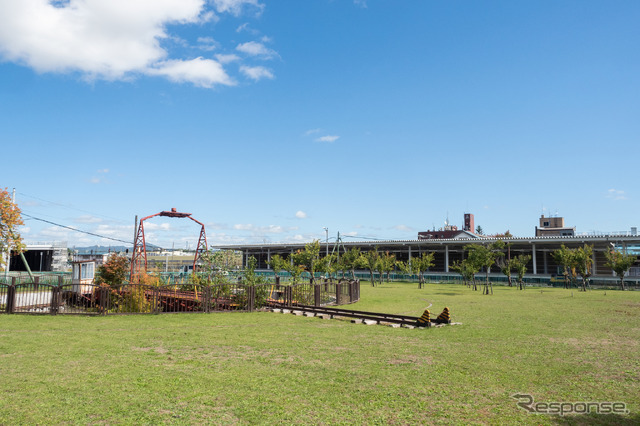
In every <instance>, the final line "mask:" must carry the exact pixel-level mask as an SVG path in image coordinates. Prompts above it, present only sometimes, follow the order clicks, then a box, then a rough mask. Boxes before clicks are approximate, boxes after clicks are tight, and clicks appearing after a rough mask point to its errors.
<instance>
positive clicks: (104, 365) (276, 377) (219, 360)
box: [0, 283, 640, 425]
mask: <svg viewBox="0 0 640 426" xmlns="http://www.w3.org/2000/svg"><path fill="white" fill-rule="evenodd" d="M494 292H495V294H494V295H493V296H483V295H482V294H480V292H479V291H478V292H474V291H472V290H470V289H468V288H466V287H463V286H461V285H457V284H456V285H453V284H451V285H444V284H429V285H427V286H426V288H425V289H422V290H418V289H417V285H416V284H402V283H398V284H384V285H382V286H380V287H377V288H372V287H370V286H368V284H367V283H364V285H363V287H362V301H361V302H359V303H357V304H354V305H351V307H352V308H353V309H358V310H371V311H380V312H393V313H404V314H407V315H415V316H419V315H421V314H422V312H423V310H424V308H425V307H426V306H427V305H429V304H433V307H432V308H431V311H432V312H433V313H435V314H436V315H437V314H438V313H440V311H441V310H442V308H444V307H445V306H448V307H449V308H450V309H451V313H452V317H453V320H454V321H456V322H461V323H462V325H454V326H447V327H442V328H432V329H405V328H402V329H400V328H391V327H384V326H366V325H357V324H351V323H350V322H347V321H340V320H321V319H317V318H306V317H297V316H294V315H283V314H275V313H267V312H256V313H227V314H192V315H188V314H183V315H158V316H153V315H141V316H109V317H72V316H58V317H51V316H23V315H2V316H0V424H60V423H65V424H78V423H79V424H139V423H145V424H156V423H175V424H201V423H214V424H247V423H249V424H253V423H264V424H274V423H281V424H336V423H337V424H474V423H475V424H629V425H631V424H638V423H640V415H639V413H640V347H639V342H640V292H619V291H607V292H604V291H595V290H594V291H590V292H587V293H580V292H577V291H575V290H574V291H573V292H572V291H570V290H564V289H546V288H545V289H536V288H528V289H527V290H525V291H519V290H517V289H515V288H506V287H497V288H495V289H494ZM515 393H524V394H531V395H532V396H533V397H534V398H535V401H536V402H556V401H558V402H562V401H568V402H578V401H585V402H588V401H599V402H606V401H611V402H615V401H620V402H625V403H626V404H627V409H628V410H629V411H630V413H629V414H628V415H623V416H617V415H579V416H565V417H559V416H549V415H539V414H531V413H528V412H526V411H525V410H523V409H521V408H518V407H517V405H516V402H517V401H516V400H515V399H514V398H512V397H511V395H513V394H515Z"/></svg>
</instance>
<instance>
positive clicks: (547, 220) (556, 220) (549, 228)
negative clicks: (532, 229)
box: [536, 215, 576, 237]
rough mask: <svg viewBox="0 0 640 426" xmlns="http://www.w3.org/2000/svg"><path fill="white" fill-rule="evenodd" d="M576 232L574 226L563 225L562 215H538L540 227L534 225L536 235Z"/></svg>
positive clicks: (561, 234)
mask: <svg viewBox="0 0 640 426" xmlns="http://www.w3.org/2000/svg"><path fill="white" fill-rule="evenodd" d="M575 234H576V227H575V226H574V227H572V228H570V227H566V226H564V218H563V217H544V215H542V216H540V227H537V226H536V237H550V236H558V235H560V236H571V235H575Z"/></svg>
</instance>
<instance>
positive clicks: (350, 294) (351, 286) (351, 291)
mask: <svg viewBox="0 0 640 426" xmlns="http://www.w3.org/2000/svg"><path fill="white" fill-rule="evenodd" d="M354 284H355V283H354V282H353V281H349V303H353V286H354Z"/></svg>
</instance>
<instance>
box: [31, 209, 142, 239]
mask: <svg viewBox="0 0 640 426" xmlns="http://www.w3.org/2000/svg"><path fill="white" fill-rule="evenodd" d="M22 216H25V217H28V218H30V219H34V220H39V221H40V222H45V223H48V224H51V225H55V226H59V227H60V228H65V229H69V230H71V231H75V232H80V233H82V234H87V235H92V236H94V237H99V238H104V239H107V240H112V241H117V242H120V243H125V244H131V241H125V240H121V239H118V238H113V237H107V236H106V235H100V234H96V233H94V232H89V231H83V230H82V229H77V228H73V227H71V226H67V225H61V224H59V223H55V222H51V221H50V220H46V219H42V218H39V217H35V216H31V215H28V214H26V213H22ZM150 245H151V244H150Z"/></svg>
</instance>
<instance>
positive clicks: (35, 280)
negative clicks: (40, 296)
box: [33, 276, 40, 291]
mask: <svg viewBox="0 0 640 426" xmlns="http://www.w3.org/2000/svg"><path fill="white" fill-rule="evenodd" d="M38 287H40V277H39V276H37V277H34V278H33V289H34V290H36V291H38Z"/></svg>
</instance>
